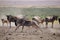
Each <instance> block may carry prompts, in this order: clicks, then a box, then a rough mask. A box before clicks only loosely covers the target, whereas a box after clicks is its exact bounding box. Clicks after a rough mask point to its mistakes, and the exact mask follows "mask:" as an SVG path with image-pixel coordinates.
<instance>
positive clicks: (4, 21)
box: [1, 19, 9, 26]
mask: <svg viewBox="0 0 60 40" xmlns="http://www.w3.org/2000/svg"><path fill="white" fill-rule="evenodd" d="M1 21H2V25H3V26H4V23H6V24H7V26H8V23H9V21H8V20H5V19H1Z"/></svg>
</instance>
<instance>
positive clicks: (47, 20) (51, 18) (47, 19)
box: [45, 16, 58, 28]
mask: <svg viewBox="0 0 60 40" xmlns="http://www.w3.org/2000/svg"><path fill="white" fill-rule="evenodd" d="M57 18H58V16H52V17H46V18H45V22H46V28H47V25H48V22H52V28H53V23H54V21H55V20H57Z"/></svg>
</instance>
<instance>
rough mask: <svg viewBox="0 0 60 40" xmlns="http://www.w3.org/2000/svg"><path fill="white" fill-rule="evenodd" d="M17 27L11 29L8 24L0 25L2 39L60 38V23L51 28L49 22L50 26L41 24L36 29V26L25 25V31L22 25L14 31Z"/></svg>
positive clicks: (44, 39) (40, 39)
mask: <svg viewBox="0 0 60 40" xmlns="http://www.w3.org/2000/svg"><path fill="white" fill-rule="evenodd" d="M15 28H16V27H12V28H11V29H9V27H7V26H1V27H0V40H60V24H57V23H54V28H51V24H50V23H49V25H48V28H46V27H45V25H41V26H40V29H38V30H37V31H35V30H36V29H35V28H32V27H25V28H24V30H23V32H21V30H22V28H21V27H20V28H19V29H18V30H17V31H16V32H14V30H15Z"/></svg>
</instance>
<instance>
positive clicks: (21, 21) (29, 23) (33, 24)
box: [15, 19, 39, 31]
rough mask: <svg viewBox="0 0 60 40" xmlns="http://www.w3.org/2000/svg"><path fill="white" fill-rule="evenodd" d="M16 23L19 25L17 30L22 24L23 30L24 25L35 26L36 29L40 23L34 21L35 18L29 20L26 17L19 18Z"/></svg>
mask: <svg viewBox="0 0 60 40" xmlns="http://www.w3.org/2000/svg"><path fill="white" fill-rule="evenodd" d="M16 25H17V27H16V29H15V31H16V30H17V29H18V28H19V27H20V26H22V31H23V29H24V26H28V27H30V26H32V27H34V28H36V29H38V28H39V25H38V24H37V22H36V21H34V20H32V21H27V20H24V19H17V21H16Z"/></svg>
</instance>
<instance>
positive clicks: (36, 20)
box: [1, 15, 60, 31]
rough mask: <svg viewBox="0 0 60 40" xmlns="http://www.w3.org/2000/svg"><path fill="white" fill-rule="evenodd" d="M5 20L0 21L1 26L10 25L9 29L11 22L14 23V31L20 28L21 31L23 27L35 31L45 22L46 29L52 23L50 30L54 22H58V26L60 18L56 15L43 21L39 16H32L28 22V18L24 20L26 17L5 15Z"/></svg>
mask: <svg viewBox="0 0 60 40" xmlns="http://www.w3.org/2000/svg"><path fill="white" fill-rule="evenodd" d="M6 18H7V20H6V19H3V18H2V19H1V21H2V24H3V26H4V23H7V24H10V28H11V22H14V23H15V26H17V27H16V29H15V31H16V30H17V29H18V28H19V27H20V26H22V31H23V29H24V26H28V27H30V26H32V27H34V28H36V29H38V28H39V24H40V23H41V24H43V23H44V22H45V24H46V28H47V27H48V23H49V22H51V23H52V28H53V24H54V21H55V20H58V22H59V24H60V18H59V17H58V16H56V15H53V16H50V17H45V18H44V19H43V18H41V17H40V16H34V17H32V19H31V20H28V19H29V18H26V16H24V17H23V18H19V17H17V16H13V15H6Z"/></svg>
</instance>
